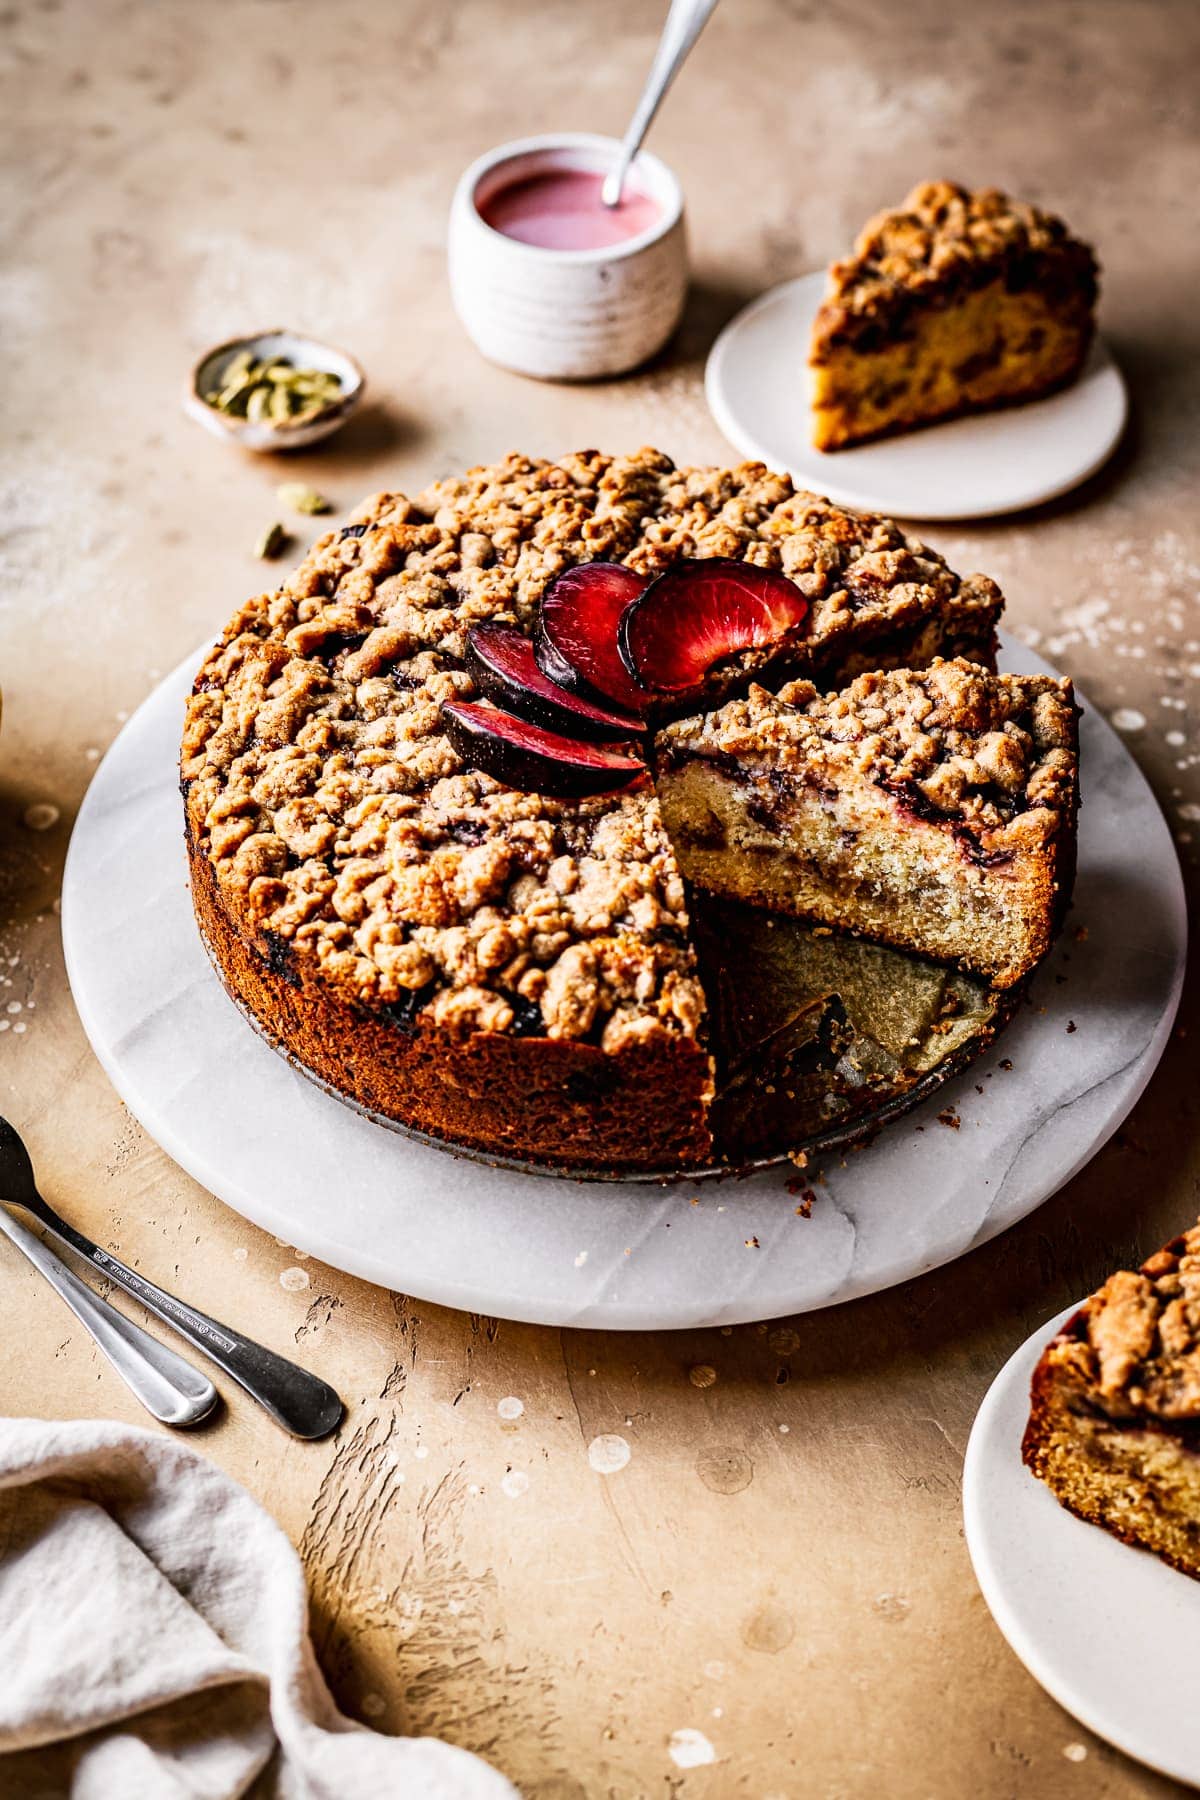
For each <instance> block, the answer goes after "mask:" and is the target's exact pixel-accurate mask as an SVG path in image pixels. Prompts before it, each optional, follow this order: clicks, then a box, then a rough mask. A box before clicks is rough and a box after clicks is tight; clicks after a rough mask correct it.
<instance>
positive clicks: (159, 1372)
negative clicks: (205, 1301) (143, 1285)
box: [0, 1206, 217, 1425]
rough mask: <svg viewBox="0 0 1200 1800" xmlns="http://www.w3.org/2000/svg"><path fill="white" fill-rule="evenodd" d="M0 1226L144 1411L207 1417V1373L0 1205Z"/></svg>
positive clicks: (169, 1417) (176, 1420) (177, 1418)
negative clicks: (105, 1295) (109, 1299)
mask: <svg viewBox="0 0 1200 1800" xmlns="http://www.w3.org/2000/svg"><path fill="white" fill-rule="evenodd" d="M0 1231H3V1232H4V1233H5V1235H6V1236H7V1237H9V1238H11V1239H12V1242H13V1243H14V1244H15V1245H16V1247H17V1249H18V1250H19V1251H20V1252H21V1254H22V1256H26V1257H28V1258H29V1261H30V1262H31V1263H32V1264H33V1266H34V1268H35V1269H37V1270H39V1271H40V1272H41V1274H43V1275H44V1276H45V1277H46V1280H47V1281H48V1282H49V1283H50V1286H51V1287H52V1288H53V1289H54V1290H55V1292H56V1293H57V1294H58V1295H59V1296H60V1297H61V1298H62V1299H63V1300H65V1301H66V1303H67V1305H68V1306H69V1307H70V1309H71V1311H72V1312H73V1313H74V1314H75V1317H76V1318H77V1319H78V1320H79V1323H80V1324H81V1325H82V1326H83V1327H84V1329H85V1330H86V1331H88V1332H90V1333H91V1335H92V1337H93V1338H94V1339H95V1342H96V1344H97V1345H98V1346H99V1348H100V1349H101V1350H102V1351H103V1352H104V1354H105V1356H107V1358H108V1360H109V1362H110V1363H111V1364H112V1366H113V1368H114V1369H115V1370H116V1371H117V1374H118V1375H119V1376H120V1377H121V1379H122V1381H123V1382H124V1383H125V1385H126V1387H128V1388H130V1389H131V1390H132V1392H133V1393H135V1394H136V1395H137V1397H138V1399H139V1400H140V1401H141V1403H142V1405H143V1406H144V1407H145V1408H146V1410H147V1411H148V1412H150V1413H153V1415H154V1417H155V1418H156V1419H159V1420H161V1422H162V1423H163V1424H164V1425H196V1424H198V1423H199V1422H200V1420H201V1419H206V1418H207V1417H208V1415H209V1413H210V1412H211V1411H212V1410H213V1407H214V1406H215V1405H216V1404H217V1390H216V1388H215V1387H214V1386H213V1384H212V1382H211V1381H209V1379H208V1378H207V1376H205V1375H202V1374H201V1373H200V1371H199V1370H198V1369H193V1367H192V1365H191V1363H188V1362H185V1361H184V1360H183V1358H182V1356H177V1355H176V1354H175V1352H174V1350H171V1349H168V1347H167V1345H166V1344H160V1343H159V1341H158V1339H157V1338H153V1337H151V1336H150V1333H149V1332H148V1331H143V1330H142V1328H141V1326H140V1325H135V1324H134V1322H133V1320H132V1319H127V1318H126V1317H125V1315H124V1313H119V1312H118V1311H117V1309H116V1307H115V1306H109V1304H108V1302H107V1301H106V1300H102V1299H101V1298H100V1296H99V1295H98V1294H93V1292H92V1290H91V1288H90V1287H87V1286H86V1285H85V1284H84V1283H83V1282H82V1281H80V1279H79V1277H78V1276H77V1275H73V1274H72V1273H71V1271H70V1269H68V1268H67V1267H66V1265H65V1263H61V1262H60V1261H59V1260H58V1258H57V1256H55V1254H54V1252H53V1251H52V1250H49V1249H47V1247H46V1245H45V1244H43V1242H42V1240H41V1239H40V1238H39V1237H36V1236H35V1235H34V1233H33V1232H32V1231H26V1229H25V1227H24V1226H23V1225H18V1223H17V1221H16V1220H15V1219H14V1218H13V1217H12V1216H11V1214H9V1213H8V1212H6V1211H5V1209H4V1208H3V1207H2V1206H0Z"/></svg>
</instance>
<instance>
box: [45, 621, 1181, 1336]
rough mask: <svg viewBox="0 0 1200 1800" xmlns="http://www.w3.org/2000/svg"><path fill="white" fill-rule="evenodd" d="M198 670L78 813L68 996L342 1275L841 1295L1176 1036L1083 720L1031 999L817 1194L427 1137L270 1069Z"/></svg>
mask: <svg viewBox="0 0 1200 1800" xmlns="http://www.w3.org/2000/svg"><path fill="white" fill-rule="evenodd" d="M200 655H201V653H200V652H197V654H196V655H195V656H194V657H189V658H188V660H187V662H186V663H184V664H182V665H181V666H180V667H179V668H178V669H177V670H176V671H175V672H174V674H173V675H170V676H169V677H168V678H167V680H166V681H164V682H163V683H162V685H161V686H160V687H159V688H158V689H156V691H155V692H154V693H153V694H152V695H151V696H150V698H149V699H148V700H146V701H145V702H144V704H143V705H142V706H141V708H140V709H139V710H138V711H137V712H136V713H135V714H134V716H133V718H132V719H131V720H130V721H129V723H128V724H127V725H126V726H125V728H124V729H123V731H122V732H121V734H120V736H119V737H118V738H117V740H116V742H115V743H114V744H113V746H112V748H111V749H110V750H109V752H108V754H107V756H106V757H105V759H104V761H103V762H102V763H101V765H100V768H99V769H98V770H97V773H96V776H95V779H94V780H93V782H92V785H91V787H90V788H89V790H88V793H87V795H86V797H85V799H84V802H83V805H82V807H81V808H80V812H79V817H78V819H77V821H76V824H75V830H74V833H73V835H72V839H71V848H70V854H69V856H68V859H67V868H66V873H65V876H64V880H63V896H62V929H63V949H64V953H65V955H66V961H67V973H68V975H69V977H70V981H71V990H72V993H73V994H74V997H75V1004H76V1006H77V1007H78V1009H79V1016H80V1018H81V1020H82V1021H83V1027H84V1030H85V1031H86V1032H87V1035H88V1037H89V1039H90V1040H91V1044H92V1047H93V1049H94V1050H95V1052H96V1054H97V1056H98V1057H99V1059H100V1061H101V1063H102V1064H103V1066H104V1068H105V1070H106V1071H107V1073H108V1075H109V1077H110V1079H111V1080H112V1082H113V1085H114V1086H115V1087H116V1089H117V1091H118V1093H119V1094H120V1095H121V1098H122V1099H123V1100H124V1101H125V1103H126V1105H127V1106H128V1107H129V1109H130V1111H131V1112H132V1113H133V1114H134V1116H135V1117H136V1118H137V1119H138V1120H140V1122H141V1123H142V1125H143V1126H144V1127H145V1128H146V1130H147V1131H148V1132H149V1133H150V1135H151V1136H152V1137H153V1138H154V1139H155V1140H156V1141H157V1142H158V1143H159V1144H161V1145H162V1147H163V1149H164V1150H166V1151H167V1153H168V1154H169V1155H171V1156H173V1157H174V1158H175V1160H176V1161H177V1162H178V1163H180V1164H182V1166H183V1167H184V1168H185V1169H186V1170H187V1171H188V1173H189V1174H191V1175H193V1176H194V1177H195V1178H196V1180H197V1181H199V1182H201V1183H202V1184H203V1186H204V1187H206V1188H207V1189H208V1190H209V1192H210V1193H213V1194H216V1195H217V1196H218V1198H220V1199H222V1200H224V1201H225V1202H226V1203H227V1205H229V1206H231V1207H233V1208H234V1210H235V1211H237V1212H240V1213H242V1214H244V1215H245V1217H246V1218H248V1219H252V1220H253V1221H254V1222H255V1224H257V1225H261V1226H262V1227H263V1228H264V1229H265V1230H267V1231H270V1232H273V1233H274V1234H275V1235H276V1236H277V1237H279V1238H282V1239H284V1240H286V1242H288V1243H290V1244H295V1245H297V1246H298V1248H300V1249H301V1250H306V1251H308V1252H309V1253H310V1254H311V1255H313V1256H317V1257H320V1258H321V1260H322V1261H323V1262H327V1263H330V1264H332V1265H333V1267H335V1268H340V1269H345V1270H347V1271H348V1272H349V1273H350V1274H352V1275H360V1276H362V1277H364V1278H365V1279H366V1280H368V1281H375V1282H378V1283H379V1284H380V1285H381V1286H384V1287H389V1288H395V1289H399V1290H400V1291H402V1292H404V1293H408V1294H411V1295H413V1296H414V1297H416V1298H417V1299H422V1300H430V1301H435V1302H437V1303H439V1304H441V1305H444V1306H457V1307H461V1308H464V1309H468V1310H470V1311H472V1312H484V1313H492V1314H498V1315H499V1316H500V1317H501V1318H506V1319H521V1320H528V1321H530V1322H532V1323H535V1324H546V1325H584V1326H588V1327H595V1328H599V1329H606V1330H635V1331H643V1330H655V1329H663V1330H667V1329H673V1328H676V1327H679V1328H682V1327H687V1326H695V1325H734V1324H737V1323H739V1322H741V1321H743V1320H747V1319H769V1318H777V1317H779V1316H781V1315H783V1314H786V1313H792V1312H805V1311H809V1310H812V1309H815V1308H817V1307H821V1306H829V1305H832V1304H833V1303H834V1302H836V1301H841V1300H849V1299H852V1298H854V1297H855V1296H856V1295H859V1294H869V1293H872V1292H874V1291H875V1290H877V1289H879V1288H884V1287H890V1286H891V1285H892V1284H893V1283H895V1282H899V1281H907V1280H909V1279H910V1278H911V1277H912V1276H914V1275H919V1274H921V1273H922V1272H923V1271H924V1270H926V1269H932V1268H936V1267H937V1265H938V1264H939V1263H944V1262H948V1261H949V1260H950V1259H951V1258H952V1257H955V1256H961V1255H962V1254H963V1253H964V1252H965V1251H967V1250H970V1249H973V1248H974V1246H975V1245H976V1244H980V1243H983V1242H984V1241H985V1240H986V1239H988V1238H990V1237H994V1236H995V1235H996V1233H997V1232H999V1231H1003V1230H1004V1229H1005V1228H1006V1227H1007V1226H1009V1225H1011V1224H1013V1223H1014V1222H1015V1221H1016V1220H1017V1219H1020V1218H1023V1217H1024V1216H1025V1214H1026V1213H1028V1212H1031V1211H1032V1209H1033V1208H1034V1207H1035V1206H1037V1205H1039V1204H1040V1203H1041V1201H1043V1200H1044V1199H1045V1198H1046V1197H1047V1195H1049V1194H1052V1193H1053V1192H1054V1191H1055V1189H1056V1188H1058V1187H1061V1185H1062V1184H1063V1182H1064V1181H1068V1180H1069V1179H1070V1178H1071V1176H1072V1175H1074V1174H1075V1173H1076V1171H1077V1170H1079V1169H1080V1168H1082V1166H1083V1164H1084V1163H1085V1162H1086V1161H1087V1160H1088V1158H1089V1157H1090V1156H1092V1155H1093V1154H1094V1152H1095V1151H1096V1150H1097V1149H1098V1148H1099V1147H1100V1145H1101V1144H1102V1143H1103V1142H1104V1140H1105V1139H1106V1138H1107V1137H1108V1136H1109V1134H1110V1133H1111V1132H1113V1131H1115V1129H1116V1127H1117V1126H1118V1125H1119V1124H1120V1122H1121V1120H1122V1119H1123V1118H1124V1117H1125V1115H1126V1113H1127V1112H1128V1111H1129V1108H1130V1107H1131V1106H1132V1105H1133V1104H1134V1102H1135V1100H1136V1099H1137V1097H1138V1095H1139V1094H1140V1093H1141V1091H1142V1089H1143V1087H1144V1086H1145V1084H1146V1082H1147V1081H1148V1080H1149V1078H1150V1075H1151V1072H1152V1071H1153V1069H1154V1066H1155V1064H1156V1063H1157V1061H1158V1059H1159V1056H1160V1055H1161V1053H1162V1049H1163V1046H1164V1044H1165V1043H1166V1041H1167V1038H1168V1036H1169V1034H1170V1030H1171V1022H1172V1020H1173V1018H1174V1015H1175V1009H1176V1006H1177V1005H1178V1001H1179V992H1180V986H1181V983H1182V978H1183V964H1184V950H1185V944H1186V935H1187V932H1186V914H1185V909H1184V898H1183V883H1182V879H1181V877H1180V872H1179V864H1178V861H1177V859H1176V856H1175V850H1174V846H1173V845H1172V842H1171V835H1170V832H1169V831H1168V829H1167V826H1166V822H1165V820H1164V819H1163V817H1162V814H1161V813H1160V812H1159V810H1158V807H1157V806H1156V805H1155V802H1154V798H1153V796H1152V794H1151V792H1150V789H1149V788H1148V787H1147V785H1146V781H1145V778H1144V776H1143V775H1142V774H1141V772H1140V770H1139V769H1138V766H1137V764H1136V763H1135V762H1134V760H1133V758H1132V757H1131V756H1130V754H1129V752H1128V750H1127V749H1126V748H1125V746H1124V744H1123V743H1122V742H1121V740H1120V738H1119V737H1118V736H1117V734H1116V732H1115V731H1113V729H1112V728H1111V726H1109V725H1106V724H1105V722H1104V720H1103V719H1102V718H1100V717H1099V716H1098V715H1097V714H1096V713H1095V712H1093V711H1092V710H1091V709H1090V708H1086V707H1085V711H1084V714H1083V718H1082V721H1081V736H1082V761H1083V769H1084V781H1085V784H1086V795H1087V798H1086V803H1085V805H1084V807H1083V810H1082V813H1081V816H1080V838H1079V875H1078V881H1077V886H1076V902H1075V911H1074V913H1073V914H1072V918H1071V921H1070V922H1069V924H1068V927H1067V929H1066V931H1065V932H1064V934H1063V936H1062V938H1061V940H1060V941H1059V943H1058V945H1057V946H1056V948H1055V949H1054V951H1053V952H1052V954H1051V956H1050V957H1049V958H1048V959H1047V964H1046V966H1045V968H1044V969H1042V970H1041V971H1040V972H1039V974H1038V975H1037V976H1036V977H1035V980H1034V984H1033V986H1032V989H1031V991H1030V995H1029V1003H1028V1004H1027V1005H1023V1006H1022V1008H1021V1010H1020V1011H1019V1012H1018V1014H1017V1016H1016V1017H1015V1018H1014V1019H1013V1020H1012V1022H1011V1023H1010V1024H1009V1025H1008V1026H1006V1028H1005V1030H1004V1033H1003V1034H1002V1036H1001V1038H1000V1039H999V1040H998V1042H997V1043H996V1044H995V1045H994V1046H993V1047H992V1048H991V1049H989V1050H988V1051H986V1052H985V1053H984V1055H983V1056H982V1057H981V1058H980V1059H979V1060H978V1061H977V1062H975V1063H973V1064H972V1066H971V1067H970V1068H969V1069H968V1070H967V1071H966V1072H965V1073H964V1074H962V1075H959V1076H956V1077H955V1078H954V1079H953V1080H952V1081H950V1082H948V1083H947V1084H946V1085H945V1086H944V1087H943V1088H942V1089H941V1090H940V1091H939V1093H938V1094H937V1096H936V1097H935V1098H934V1099H932V1100H929V1101H926V1102H925V1104H924V1105H923V1106H921V1107H919V1108H918V1109H917V1110H916V1111H914V1112H911V1113H909V1114H907V1115H906V1117H904V1118H902V1119H899V1120H897V1122H896V1123H895V1124H892V1125H889V1127H888V1128H887V1130H886V1131H883V1132H881V1133H880V1135H879V1137H878V1138H877V1139H876V1140H875V1141H874V1142H873V1143H871V1144H869V1145H867V1146H866V1148H864V1149H862V1150H860V1151H859V1152H858V1153H857V1154H855V1155H853V1156H849V1157H847V1158H846V1159H845V1160H844V1163H843V1162H842V1161H841V1159H839V1158H838V1157H837V1156H836V1155H834V1156H831V1157H829V1158H828V1159H826V1160H825V1161H824V1162H823V1164H822V1165H821V1172H822V1173H823V1175H824V1180H823V1181H816V1182H815V1185H814V1186H813V1187H811V1188H809V1187H808V1185H807V1184H808V1183H810V1182H813V1181H814V1178H815V1177H816V1175H817V1173H818V1168H817V1166H816V1165H814V1167H813V1168H812V1169H809V1170H806V1171H804V1172H803V1173H801V1172H799V1171H796V1170H791V1169H788V1170H783V1169H773V1170H772V1169H768V1170H764V1171H763V1172H762V1173H759V1174H755V1175H751V1176H748V1177H747V1178H746V1179H744V1180H735V1179H728V1180H724V1181H717V1182H710V1183H707V1184H705V1186H703V1187H702V1188H700V1189H697V1188H696V1187H695V1186H694V1185H693V1184H692V1183H689V1182H681V1183H679V1184H678V1185H676V1186H673V1187H669V1188H653V1187H648V1186H646V1185H645V1184H640V1183H637V1182H633V1181H613V1182H604V1183H595V1182H580V1181H573V1180H571V1179H569V1178H568V1177H566V1176H560V1177H549V1176H545V1175H531V1174H525V1173H521V1172H519V1171H517V1170H512V1169H502V1168H493V1167H489V1166H485V1165H483V1164H480V1163H474V1162H468V1161H466V1160H464V1159H463V1158H462V1157H460V1156H456V1155H454V1154H452V1153H450V1152H448V1151H447V1150H445V1149H434V1148H432V1147H431V1146H428V1145H426V1144H421V1143H415V1142H412V1141H410V1140H409V1139H408V1138H405V1137H400V1136H398V1135H397V1134H396V1133H395V1132H392V1131H384V1130H383V1129H382V1128H381V1127H380V1126H379V1125H377V1124H375V1123H374V1122H373V1121H372V1120H370V1119H368V1118H365V1117H363V1116H361V1115H360V1114H358V1113H356V1112H353V1111H352V1110H351V1109H350V1108H349V1107H348V1106H346V1105H345V1104H344V1103H343V1102H342V1101H341V1100H340V1099H335V1098H333V1097H332V1096H331V1095H329V1094H326V1093H322V1092H321V1091H320V1089H319V1088H317V1087H315V1086H314V1085H313V1084H312V1083H311V1082H310V1081H309V1080H307V1079H305V1077H303V1076H302V1075H300V1074H298V1073H297V1071H296V1070H295V1069H294V1068H292V1067H291V1066H290V1065H289V1064H288V1063H287V1062H286V1061H285V1060H284V1059H283V1057H281V1056H279V1055H277V1054H276V1053H275V1051H274V1050H272V1049H271V1048H270V1046H269V1045H267V1044H266V1043H264V1042H263V1040H262V1039H261V1038H260V1037H259V1036H258V1035H257V1034H256V1033H255V1032H254V1031H252V1030H251V1029H250V1027H249V1026H248V1025H247V1024H246V1022H245V1020H244V1019H243V1018H241V1017H240V1015H239V1014H238V1012H237V1011H236V1010H235V1008H234V1007H233V1006H232V1004H231V1003H230V1001H229V999H228V997H227V996H226V994H225V991H224V989H223V988H222V986H221V984H220V982H219V981H218V979H217V976H216V974H215V973H214V971H213V969H212V967H211V965H210V963H209V960H208V957H207V956H206V954H205V951H204V947H203V945H202V943H201V941H200V934H199V932H198V930H197V928H196V920H195V916H194V914H193V912H192V906H191V900H190V898H189V895H188V889H187V861H186V857H185V854H184V846H183V811H182V805H181V802H180V798H179V767H178V755H179V737H180V731H181V728H182V722H183V710H184V701H185V698H186V696H187V693H188V691H189V688H190V686H191V681H192V677H193V675H194V673H195V670H196V667H197V665H198V663H199V660H200ZM1001 655H1002V662H1003V664H1004V666H1005V667H1007V668H1010V669H1016V670H1019V671H1023V672H1030V673H1031V672H1034V671H1039V670H1045V668H1046V666H1047V665H1046V664H1045V663H1044V662H1042V661H1041V659H1040V658H1038V657H1036V656H1034V655H1033V654H1032V653H1031V652H1030V651H1028V650H1026V649H1024V648H1023V647H1022V646H1021V645H1019V644H1017V643H1015V642H1014V641H1013V640H1012V639H1005V640H1004V641H1003V644H1002V652H1001ZM1076 922H1078V928H1077V929H1072V927H1073V926H1075V925H1076ZM1084 925H1086V928H1087V929H1086V932H1084V930H1083V926H1084ZM810 1215H811V1216H810Z"/></svg>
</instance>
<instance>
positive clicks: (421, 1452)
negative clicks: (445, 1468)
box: [413, 1444, 429, 1462]
mask: <svg viewBox="0 0 1200 1800" xmlns="http://www.w3.org/2000/svg"><path fill="white" fill-rule="evenodd" d="M413 1455H414V1456H415V1457H416V1459H417V1461H418V1462H424V1461H425V1458H426V1457H427V1456H428V1455H429V1445H428V1444H418V1445H417V1447H416V1449H415V1450H414V1451H413Z"/></svg>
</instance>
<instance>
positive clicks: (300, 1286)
mask: <svg viewBox="0 0 1200 1800" xmlns="http://www.w3.org/2000/svg"><path fill="white" fill-rule="evenodd" d="M279 1285H280V1287H281V1288H286V1289H287V1291H288V1293H289V1294H299V1293H301V1292H303V1290H304V1289H305V1288H306V1287H307V1286H308V1285H309V1273H308V1270H307V1269H285V1270H284V1271H283V1274H282V1275H281V1276H280V1277H279Z"/></svg>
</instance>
